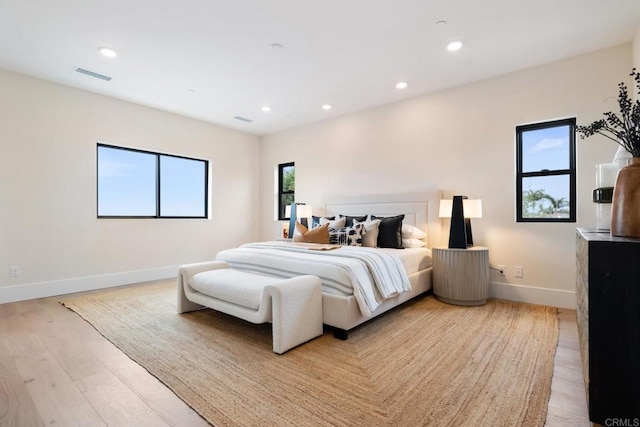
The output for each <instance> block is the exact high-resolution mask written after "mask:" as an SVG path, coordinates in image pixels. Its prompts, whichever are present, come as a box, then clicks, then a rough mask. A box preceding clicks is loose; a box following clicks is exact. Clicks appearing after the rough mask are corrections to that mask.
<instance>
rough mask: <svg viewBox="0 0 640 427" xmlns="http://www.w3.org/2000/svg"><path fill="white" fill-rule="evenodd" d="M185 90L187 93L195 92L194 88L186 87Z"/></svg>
mask: <svg viewBox="0 0 640 427" xmlns="http://www.w3.org/2000/svg"><path fill="white" fill-rule="evenodd" d="M187 92H189V93H195V90H194V89H187Z"/></svg>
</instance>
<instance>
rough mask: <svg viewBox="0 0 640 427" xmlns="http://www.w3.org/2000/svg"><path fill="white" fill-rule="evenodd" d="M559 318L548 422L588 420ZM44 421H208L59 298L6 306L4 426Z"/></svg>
mask: <svg viewBox="0 0 640 427" xmlns="http://www.w3.org/2000/svg"><path fill="white" fill-rule="evenodd" d="M559 318H560V341H559V345H558V350H557V353H556V358H555V369H554V377H553V384H552V393H551V400H550V402H549V411H548V416H547V423H546V425H547V426H549V427H555V426H589V425H590V424H589V422H588V419H587V408H586V401H585V393H584V385H583V382H582V373H581V364H580V354H579V346H578V334H577V328H576V321H575V312H574V311H572V310H561V311H560V313H559ZM43 425H56V426H133V425H135V426H204V425H208V424H207V423H206V422H205V421H204V420H202V419H201V418H200V417H199V416H198V415H197V414H196V413H195V412H194V411H193V410H191V409H190V408H189V407H188V406H187V405H186V404H185V403H184V402H182V401H181V400H180V399H178V398H177V397H176V396H175V395H174V394H173V393H172V392H171V391H170V390H169V389H168V388H166V387H165V386H164V385H162V384H161V383H160V382H159V381H158V380H157V379H156V378H155V377H153V376H152V375H151V374H149V373H148V372H147V371H146V370H145V369H144V368H142V367H140V366H139V365H138V364H136V363H135V362H133V361H132V360H130V359H129V358H128V357H127V356H126V355H124V354H123V353H122V352H121V351H120V350H118V349H117V348H116V347H115V346H113V345H112V344H111V343H110V342H109V341H107V340H106V339H105V338H103V337H102V336H101V335H100V334H99V333H98V332H96V331H95V329H93V328H92V327H91V326H90V325H89V324H88V323H86V322H85V321H84V320H82V319H81V318H80V317H79V316H77V315H76V314H75V313H73V312H71V311H70V310H67V309H66V308H64V307H63V306H61V305H60V304H58V302H57V298H55V297H53V298H43V299H38V300H31V301H23V302H17V303H11V304H0V426H43Z"/></svg>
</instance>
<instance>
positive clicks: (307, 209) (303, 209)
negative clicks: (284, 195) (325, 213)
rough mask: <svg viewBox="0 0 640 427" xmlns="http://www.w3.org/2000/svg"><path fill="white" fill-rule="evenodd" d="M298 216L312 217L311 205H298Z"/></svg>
mask: <svg viewBox="0 0 640 427" xmlns="http://www.w3.org/2000/svg"><path fill="white" fill-rule="evenodd" d="M296 210H297V215H298V218H309V217H311V206H309V205H298V207H297V208H296Z"/></svg>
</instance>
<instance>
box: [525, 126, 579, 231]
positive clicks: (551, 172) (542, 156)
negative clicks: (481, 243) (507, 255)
mask: <svg viewBox="0 0 640 427" xmlns="http://www.w3.org/2000/svg"><path fill="white" fill-rule="evenodd" d="M516 221H517V222H576V119H575V117H574V118H569V119H562V120H554V121H548V122H542V123H534V124H529V125H522V126H517V127H516Z"/></svg>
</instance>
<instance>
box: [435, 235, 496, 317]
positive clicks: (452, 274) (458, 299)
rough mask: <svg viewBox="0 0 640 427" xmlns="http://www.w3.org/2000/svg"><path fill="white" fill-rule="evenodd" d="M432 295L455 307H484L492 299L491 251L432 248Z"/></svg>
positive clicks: (475, 247) (474, 247)
mask: <svg viewBox="0 0 640 427" xmlns="http://www.w3.org/2000/svg"><path fill="white" fill-rule="evenodd" d="M432 254H433V294H434V295H435V296H436V298H438V299H439V300H440V301H443V302H446V303H449V304H456V305H482V304H484V303H486V302H487V298H488V296H489V249H488V248H486V247H483V246H473V247H471V248H468V249H449V248H433V250H432Z"/></svg>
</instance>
